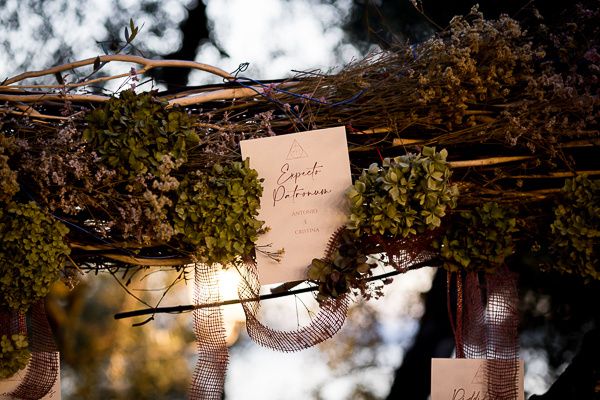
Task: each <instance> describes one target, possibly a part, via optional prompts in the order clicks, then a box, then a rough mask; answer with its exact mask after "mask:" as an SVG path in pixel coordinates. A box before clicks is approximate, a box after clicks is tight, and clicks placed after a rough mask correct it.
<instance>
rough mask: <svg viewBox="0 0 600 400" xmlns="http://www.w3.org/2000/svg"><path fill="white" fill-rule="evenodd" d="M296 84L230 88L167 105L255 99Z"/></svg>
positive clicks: (170, 101)
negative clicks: (268, 92)
mask: <svg viewBox="0 0 600 400" xmlns="http://www.w3.org/2000/svg"><path fill="white" fill-rule="evenodd" d="M296 84H297V83H296V82H284V83H279V84H276V85H274V86H273V87H269V88H268V89H267V88H266V87H263V86H250V87H242V88H231V89H220V90H214V91H212V92H204V93H201V94H198V95H193V96H188V97H178V98H175V99H172V100H169V105H170V106H173V105H179V106H191V105H195V104H202V103H208V102H211V101H219V100H231V99H243V98H248V97H255V96H261V95H264V93H265V92H266V91H267V90H269V91H272V90H273V88H275V90H276V89H284V88H289V87H292V86H295V85H296Z"/></svg>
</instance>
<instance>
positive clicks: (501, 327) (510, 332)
mask: <svg viewBox="0 0 600 400" xmlns="http://www.w3.org/2000/svg"><path fill="white" fill-rule="evenodd" d="M486 282H487V313H486V315H487V326H488V342H487V358H488V359H489V360H490V361H488V363H487V373H488V382H489V386H488V387H489V395H490V398H494V399H498V400H516V399H517V393H518V387H517V384H518V379H517V378H518V373H519V336H518V327H519V313H518V308H517V304H518V292H517V278H516V274H514V273H512V272H510V271H509V270H508V268H507V267H505V266H504V267H502V268H501V269H500V270H499V271H498V272H497V273H496V274H488V275H486Z"/></svg>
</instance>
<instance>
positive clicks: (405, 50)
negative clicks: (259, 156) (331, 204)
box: [0, 7, 600, 294]
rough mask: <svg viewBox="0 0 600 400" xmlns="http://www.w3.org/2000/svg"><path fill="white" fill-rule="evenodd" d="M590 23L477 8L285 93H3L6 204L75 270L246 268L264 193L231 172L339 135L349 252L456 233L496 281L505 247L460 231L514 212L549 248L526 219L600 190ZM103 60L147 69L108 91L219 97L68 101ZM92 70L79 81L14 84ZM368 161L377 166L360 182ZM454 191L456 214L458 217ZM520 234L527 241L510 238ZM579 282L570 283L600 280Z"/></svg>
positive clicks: (242, 172)
mask: <svg viewBox="0 0 600 400" xmlns="http://www.w3.org/2000/svg"><path fill="white" fill-rule="evenodd" d="M598 10H600V7H596V8H592V9H586V8H584V7H579V8H577V12H575V13H573V14H571V15H568V16H566V17H565V23H564V24H563V25H562V26H553V27H546V26H544V25H543V20H542V19H540V20H538V23H537V24H536V23H532V24H531V25H530V27H529V28H528V31H526V30H524V29H523V28H522V27H521V26H520V24H519V23H518V22H517V21H515V20H513V19H511V18H509V17H507V16H501V17H500V18H499V19H498V20H486V19H485V18H484V17H483V15H482V14H481V13H479V11H478V10H477V9H476V8H474V9H473V10H472V12H471V13H470V14H469V15H467V16H464V17H456V18H454V19H453V20H452V22H451V24H450V26H449V28H448V29H447V30H446V31H444V32H442V33H441V34H439V35H438V36H436V37H434V38H432V39H430V40H427V41H425V42H423V43H420V44H416V45H405V44H402V45H398V46H397V47H395V48H392V49H390V50H388V51H384V52H379V53H376V54H372V55H370V56H368V57H367V58H366V59H364V60H361V61H359V62H356V63H353V64H350V65H348V66H346V67H345V68H343V69H342V70H341V71H340V72H339V73H337V74H333V75H328V74H321V73H318V72H310V73H308V72H307V73H303V74H299V75H298V76H296V77H294V78H293V79H289V80H286V81H273V82H258V81H255V80H252V79H249V78H246V77H243V76H241V73H240V74H238V75H237V76H231V75H230V74H227V73H225V72H223V71H221V70H219V69H218V68H214V67H210V66H206V65H202V64H198V63H187V64H181V63H180V62H176V61H172V62H169V61H163V60H160V61H159V60H146V59H142V58H141V57H131V56H124V55H115V56H102V57H98V58H97V59H95V60H94V59H89V60H83V61H81V62H74V63H71V64H68V65H64V66H59V67H56V68H53V69H49V70H47V71H45V72H44V71H42V72H35V73H26V74H22V75H19V76H17V77H13V78H9V79H8V80H7V81H5V83H3V84H2V85H0V101H4V102H5V103H4V105H3V106H2V107H1V108H0V134H1V136H0V138H1V140H0V178H1V184H2V189H3V190H2V192H3V193H2V195H1V196H3V197H2V198H1V199H0V200H2V201H4V202H5V204H8V202H9V200H10V199H11V198H14V199H16V201H18V202H19V203H20V204H25V203H27V202H28V201H30V200H34V201H35V202H36V204H38V206H39V207H40V208H41V209H43V210H48V211H49V213H51V214H52V215H54V216H55V217H58V218H61V219H62V220H64V221H66V222H65V223H67V224H70V225H71V226H72V227H73V229H71V230H70V233H69V236H68V237H67V239H66V242H67V243H68V244H69V245H70V247H72V250H73V251H72V254H71V257H72V259H73V262H74V263H78V264H79V266H80V267H82V268H84V269H85V268H102V267H107V268H112V267H114V266H117V267H119V266H125V267H129V266H131V264H135V265H143V264H144V263H147V264H148V265H161V263H163V264H162V265H171V266H181V265H184V264H186V263H188V262H190V261H192V260H201V261H204V262H217V261H218V262H227V261H230V260H232V259H234V258H235V257H236V256H244V257H251V256H252V241H253V240H254V238H255V237H256V235H257V234H258V233H260V231H261V229H262V225H261V223H260V221H257V220H256V218H255V217H256V210H257V207H258V204H257V199H258V197H259V196H260V184H259V182H258V180H257V177H256V175H255V173H254V172H253V171H252V170H250V169H248V168H247V166H244V165H243V164H242V163H241V160H240V155H239V141H240V140H243V139H248V138H258V137H266V136H272V135H281V134H287V133H291V132H296V131H301V130H307V129H313V128H327V127H332V126H339V125H344V126H345V127H346V130H347V132H348V139H349V144H350V149H349V151H350V156H351V157H350V158H351V163H352V167H353V174H354V176H355V178H357V180H356V183H355V184H354V189H353V191H351V198H352V207H353V211H352V213H353V214H352V215H353V216H352V222H351V224H350V226H349V227H350V228H351V229H353V230H354V231H355V232H356V233H357V235H358V237H364V235H366V236H369V235H374V234H381V233H382V232H383V234H384V235H389V236H390V237H393V236H397V237H408V236H409V235H411V234H414V233H417V234H420V233H422V232H424V231H428V230H429V229H430V228H434V227H438V228H439V235H440V237H444V236H443V234H444V230H445V229H450V230H451V231H449V232H447V233H446V236H445V237H446V238H447V246H444V247H442V249H444V248H446V250H444V251H446V252H447V254H446V260H447V266H448V268H451V269H454V268H459V267H460V268H477V269H479V268H483V269H488V268H493V266H494V265H497V264H498V263H500V262H501V261H502V260H503V259H504V257H506V256H507V255H509V251H508V250H509V249H510V248H511V246H510V243H508V242H507V241H505V242H503V243H504V244H505V246H502V247H503V248H502V249H497V248H495V247H494V246H491V245H490V243H488V242H486V240H487V239H488V238H486V237H483V236H482V237H478V236H473V240H475V242H474V243H473V244H472V245H468V244H465V243H462V242H461V241H460V240H458V242H459V243H458V245H457V244H456V240H457V238H462V237H464V236H466V235H468V234H469V232H471V230H472V227H470V225H469V224H467V222H469V221H470V222H469V223H477V224H478V225H477V226H481V229H482V230H481V232H479V231H478V232H477V233H478V234H480V233H482V232H484V231H486V230H488V229H492V228H493V227H497V223H498V218H496V217H497V216H495V215H496V214H498V211H494V210H497V209H503V210H507V209H511V210H515V211H516V212H517V214H516V215H515V216H514V218H516V223H515V224H512V223H511V224H507V226H506V227H505V228H506V229H505V228H502V229H500V231H498V235H500V237H501V238H502V237H506V235H508V234H509V233H510V235H511V236H514V237H515V240H516V239H518V240H521V241H527V240H529V239H528V238H531V236H532V235H531V234H528V233H527V232H524V231H523V230H525V229H527V228H528V226H530V225H528V223H526V221H525V220H526V219H527V220H529V219H532V218H535V219H536V220H537V221H538V222H537V224H538V226H544V227H546V228H548V229H547V230H546V231H547V232H549V231H550V229H549V227H550V224H552V222H553V219H552V217H551V216H548V215H547V213H546V212H544V211H543V208H544V207H541V206H540V207H537V206H533V205H534V204H542V203H543V204H549V203H552V202H553V201H554V199H556V198H558V197H560V196H561V191H560V187H561V186H562V185H563V182H564V181H563V180H564V179H565V178H573V177H575V176H577V175H580V174H582V173H584V172H585V173H586V174H588V175H589V176H590V179H593V177H594V176H596V175H599V174H600V165H599V162H600V157H598V155H599V154H598V145H599V143H600V139H599V136H600V135H599V130H598V115H599V113H598V104H599V102H598V93H599V88H598V82H599V76H598V75H599V73H600V66H599V64H600V56H599V55H598V33H599V29H600V28H599V27H598V24H597V20H598V17H599V13H600V11H598ZM112 61H123V62H131V63H134V64H138V65H142V68H140V69H137V70H136V69H132V70H128V71H127V72H126V73H124V74H119V75H115V76H112V77H110V76H109V77H102V78H101V81H102V82H104V81H108V80H111V79H117V78H118V79H121V78H123V79H128V80H129V82H130V83H131V84H132V86H135V85H137V83H136V82H134V81H131V79H132V77H135V78H137V77H138V76H139V75H142V74H144V73H145V72H147V71H148V70H150V69H152V68H155V67H159V66H187V67H193V68H197V69H200V70H203V71H209V72H212V73H214V74H217V75H219V76H221V77H223V78H224V79H225V82H224V83H223V84H222V85H211V86H206V87H200V88H189V89H187V90H182V91H181V92H179V93H169V94H164V95H161V94H160V93H146V94H134V91H133V90H126V91H123V92H122V93H121V95H120V97H118V98H117V97H112V98H110V97H107V96H102V95H89V94H86V93H85V92H83V91H78V90H79V88H85V86H86V85H92V84H96V83H98V82H100V81H99V80H98V79H100V78H94V76H93V75H94V74H95V73H96V72H97V69H98V68H97V67H96V64H102V63H107V62H112ZM92 66H93V68H94V69H93V71H92V72H91V74H90V75H88V76H87V78H85V79H84V80H83V81H77V82H69V81H65V79H63V82H62V83H60V84H59V85H54V86H52V85H50V87H49V86H38V87H36V86H35V85H27V84H26V82H24V81H25V80H26V79H29V78H31V77H39V76H40V75H44V74H46V75H54V74H56V73H58V74H60V73H61V72H63V71H67V70H70V69H82V68H85V67H92ZM61 79H62V78H61ZM86 79H87V80H86ZM126 83H127V81H126ZM126 83H125V84H124V85H126ZM139 89H140V88H139V86H138V87H137V90H139ZM102 103H104V104H102ZM434 147H437V148H438V149H441V148H444V149H446V150H445V151H444V150H443V151H440V152H439V153H436V152H434V151H433V150H431V149H432V148H434ZM446 151H447V153H446ZM414 154H422V155H420V156H415V155H414ZM446 154H447V159H446ZM384 158H387V159H388V161H384ZM374 162H384V166H383V167H381V168H380V167H377V166H373V167H371V168H369V165H371V164H373V163H374ZM213 166H214V167H213ZM431 168H432V169H431ZM363 170H366V172H364V173H363ZM450 170H452V171H453V172H452V182H450ZM369 171H370V172H369ZM361 174H362V175H361ZM455 186H456V187H457V188H458V189H459V190H460V196H459V197H458V199H457V200H456V201H457V204H458V205H459V209H460V210H461V212H462V211H465V212H466V211H468V212H467V213H466V214H458V213H456V212H454V211H453V210H452V209H451V208H452V207H451V206H452V205H453V204H454V200H455V196H456V191H455V189H454V187H455ZM11 201H12V200H11ZM490 201H495V202H496V203H497V206H496V205H494V206H491V205H489V202H490ZM565 201H567V202H569V201H571V202H577V204H578V205H577V207H579V208H578V209H587V208H589V207H594V206H592V205H590V204H587V205H579V202H580V201H583V200H580V197H577V199H575V198H569V197H565ZM526 205H532V206H531V207H525V206H526ZM517 206H523V207H517ZM490 207H491V208H490ZM566 209H567V208H565V210H566ZM523 210H538V211H537V212H538V214H536V215H531V214H526V213H527V212H526V211H523ZM44 212H45V211H44ZM569 213H570V211H569V212H568V213H567V214H568V215H571V214H569ZM5 214H6V210H5ZM446 214H449V215H447V216H446V217H444V216H445V215H446ZM501 214H502V213H501ZM567 214H564V215H565V217H564V218H563V217H562V216H559V217H558V218H559V219H560V223H559V222H556V223H555V225H553V226H554V229H555V230H556V231H557V232H566V233H567V234H569V235H570V234H571V233H570V232H573V226H574V224H575V222H574V221H576V220H574V219H573V218H571V217H567ZM467 215H468V216H467ZM561 215H563V214H561ZM572 215H574V214H572ZM463 217H464V218H466V219H464V220H463V222H460V221H461V218H463ZM442 218H448V219H449V220H451V221H450V222H449V223H448V224H446V223H444V221H443V220H442ZM501 218H503V217H500V219H501ZM510 218H512V217H510ZM509 220H510V219H509ZM214 224H216V225H214ZM561 224H562V225H561ZM509 225H510V226H509ZM461 227H462V228H461ZM516 227H518V228H520V229H521V231H519V232H512V230H513V229H514V228H516ZM494 229H495V228H494ZM452 230H454V231H452ZM429 232H431V231H429ZM577 235H579V234H577ZM577 237H579V236H577ZM571 239H573V238H571ZM571 239H566V240H567V241H572V240H571ZM507 240H508V239H507ZM577 240H579V239H577ZM586 240H587V239H586ZM362 242H365V241H362ZM362 242H361V243H362ZM365 243H366V242H365ZM461 243H462V244H461ZM456 246H463V247H462V251H463V252H464V251H466V252H467V253H464V254H462V253H460V249H458V248H457V247H456ZM464 246H466V247H464ZM473 246H474V247H478V246H483V247H482V248H480V249H479V251H484V250H483V249H484V248H485V249H486V250H485V251H489V252H491V253H489V254H486V255H481V257H479V256H477V257H476V256H475V255H474V254H472V253H469V252H471V251H472V250H467V249H469V248H472V247H473ZM359 247H360V246H359ZM523 247H525V248H526V247H527V245H526V244H523ZM359 250H361V251H358V252H357V253H356V254H367V253H366V250H365V249H359ZM361 252H362V253H361ZM448 252H450V253H448ZM342 253H346V252H345V250H344V251H341V249H340V255H343V254H342ZM459 253H460V254H461V255H460V256H456V255H457V254H459ZM348 254H350V253H348ZM344 257H346V256H344ZM344 257H342V258H344ZM576 258H577V259H578V260H580V261H581V262H582V263H583V264H586V265H587V264H589V262H590V260H591V259H588V258H585V257H583V258H582V257H580V256H577V257H576ZM362 260H363V259H362V256H361V257H356V258H354V259H353V260H351V257H350V258H347V259H346V261H344V262H343V263H341V264H344V265H341V264H340V263H338V264H340V265H337V266H336V268H338V269H339V268H342V269H344V268H347V267H348V265H351V266H352V267H351V268H350V269H351V270H352V272H351V273H350V275H348V276H351V275H352V274H354V275H355V276H363V275H365V272H363V270H365V267H364V265H363V264H364V262H363V261H362ZM467 260H468V261H467ZM474 260H479V261H474ZM467 265H468V266H467ZM313 267H314V266H313ZM321 267H322V268H320V269H319V268H317V269H319V271H320V272H318V271H316V270H315V271H313V272H311V274H312V275H311V276H313V278H314V279H315V280H316V281H319V282H322V283H323V282H328V283H326V286H327V287H328V288H329V289H328V290H329V292H330V293H331V294H333V292H334V289H335V291H336V292H341V291H343V290H345V289H344V288H341V287H340V288H341V289H343V290H338V288H336V287H337V285H342V283H340V282H343V281H344V280H339V279H337V278H336V276H337V275H336V274H337V273H333V271H334V269H335V268H333V266H332V264H327V265H326V266H321ZM327 268H329V269H327ZM586 268H587V267H581V268H580V267H577V268H574V269H573V271H577V273H578V274H582V275H585V276H595V277H597V276H598V275H594V274H590V273H589V272H582V271H588V270H589V268H587V269H586ZM563 269H564V268H563ZM317 272H318V273H317ZM357 274H358V275H357ZM317 275H318V277H317ZM334 281H335V282H334Z"/></svg>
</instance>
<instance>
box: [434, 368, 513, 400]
mask: <svg viewBox="0 0 600 400" xmlns="http://www.w3.org/2000/svg"><path fill="white" fill-rule="evenodd" d="M486 361H487V360H484V359H467V358H460V359H458V358H457V359H450V358H433V359H432V360H431V400H495V399H493V398H491V397H490V396H489V395H488V390H487V383H486V379H485V376H484V374H485V368H486ZM492 362H493V361H492ZM523 371H524V363H523V361H522V360H520V361H519V371H518V373H517V379H518V382H517V388H518V392H517V399H516V400H525V393H524V390H523V388H524V386H523Z"/></svg>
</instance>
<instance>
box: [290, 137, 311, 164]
mask: <svg viewBox="0 0 600 400" xmlns="http://www.w3.org/2000/svg"><path fill="white" fill-rule="evenodd" d="M306 157H308V154H306V152H305V151H304V149H303V148H302V146H300V143H298V141H296V139H294V143H292V146H291V147H290V151H289V152H288V155H287V157H286V160H295V159H298V158H306Z"/></svg>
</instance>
